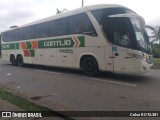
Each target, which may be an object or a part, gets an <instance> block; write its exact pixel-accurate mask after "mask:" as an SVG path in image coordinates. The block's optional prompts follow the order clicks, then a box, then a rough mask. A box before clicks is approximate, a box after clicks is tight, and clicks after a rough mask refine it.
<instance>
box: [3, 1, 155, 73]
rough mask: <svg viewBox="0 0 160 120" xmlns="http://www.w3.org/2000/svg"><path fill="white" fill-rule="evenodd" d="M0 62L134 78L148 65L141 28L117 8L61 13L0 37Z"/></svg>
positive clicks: (140, 21) (123, 9)
mask: <svg viewBox="0 0 160 120" xmlns="http://www.w3.org/2000/svg"><path fill="white" fill-rule="evenodd" d="M1 42H2V60H3V61H10V62H11V63H12V64H13V65H18V66H22V65H23V64H38V65H47V66H58V67H67V68H79V69H82V70H83V71H84V73H85V74H87V75H91V76H95V75H97V74H98V73H99V71H110V72H116V73H126V74H139V73H145V72H147V71H148V70H149V69H150V67H151V65H152V64H153V59H152V52H151V48H150V45H149V40H148V36H147V34H146V31H145V22H144V20H143V18H142V17H140V16H139V15H137V14H136V13H135V12H133V11H132V10H130V9H128V8H127V7H124V6H121V5H110V4H109V5H94V6H88V7H82V8H79V9H76V10H73V11H68V12H65V13H61V14H58V15H55V16H52V17H48V18H45V19H42V20H39V21H36V22H33V23H30V24H27V25H24V26H20V27H16V28H14V29H10V30H8V31H4V32H3V33H2V41H1Z"/></svg>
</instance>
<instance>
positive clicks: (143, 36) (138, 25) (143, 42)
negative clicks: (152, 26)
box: [130, 18, 151, 51]
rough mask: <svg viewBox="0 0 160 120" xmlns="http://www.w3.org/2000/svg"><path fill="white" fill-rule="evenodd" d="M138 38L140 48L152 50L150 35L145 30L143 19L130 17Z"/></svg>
mask: <svg viewBox="0 0 160 120" xmlns="http://www.w3.org/2000/svg"><path fill="white" fill-rule="evenodd" d="M130 19H131V22H132V25H133V28H134V31H135V36H136V40H137V44H138V46H139V47H140V48H142V49H145V50H146V51H151V47H150V45H149V37H148V35H147V32H146V30H145V26H144V25H143V23H142V21H139V20H137V19H133V18H130Z"/></svg>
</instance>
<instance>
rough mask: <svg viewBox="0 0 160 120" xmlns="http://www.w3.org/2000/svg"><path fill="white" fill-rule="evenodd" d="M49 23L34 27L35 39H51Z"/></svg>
mask: <svg viewBox="0 0 160 120" xmlns="http://www.w3.org/2000/svg"><path fill="white" fill-rule="evenodd" d="M49 26H50V25H49V22H45V23H40V24H36V25H35V26H34V28H35V38H44V37H49V33H50V30H49Z"/></svg>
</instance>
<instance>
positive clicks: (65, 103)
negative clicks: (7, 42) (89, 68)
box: [0, 61, 160, 120]
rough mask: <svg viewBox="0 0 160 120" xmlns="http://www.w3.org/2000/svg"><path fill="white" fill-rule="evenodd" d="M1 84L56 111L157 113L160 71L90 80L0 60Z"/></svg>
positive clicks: (72, 72) (60, 70)
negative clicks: (17, 65) (16, 65)
mask: <svg viewBox="0 0 160 120" xmlns="http://www.w3.org/2000/svg"><path fill="white" fill-rule="evenodd" d="M0 83H1V84H3V85H5V86H7V87H9V88H10V89H12V90H14V91H15V92H17V93H19V94H21V95H24V96H25V97H27V98H28V99H29V100H30V99H36V98H37V100H33V101H35V102H36V103H39V104H42V105H44V106H47V107H49V108H52V109H54V110H58V111H59V110H63V111H66V110H67V111H68V110H71V111H160V70H151V71H150V72H148V73H146V74H143V75H137V76H132V75H120V74H109V73H108V74H106V73H102V74H101V75H100V76H99V77H96V78H95V77H94V78H93V77H88V76H85V75H84V74H83V73H82V72H81V71H79V70H71V69H64V68H51V67H42V66H33V65H27V66H25V67H23V68H20V67H15V66H11V65H10V64H9V63H5V62H2V61H0ZM39 98H40V99H39ZM130 119H131V118H130ZM134 119H136V118H134ZM141 119H142V118H141ZM146 119H148V120H149V119H150V118H145V120H146ZM109 120H110V119H109ZM137 120H139V119H137Z"/></svg>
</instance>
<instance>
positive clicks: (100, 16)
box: [91, 8, 125, 25]
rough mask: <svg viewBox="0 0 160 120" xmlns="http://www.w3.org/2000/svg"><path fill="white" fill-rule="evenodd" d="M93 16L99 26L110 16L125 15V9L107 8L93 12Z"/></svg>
mask: <svg viewBox="0 0 160 120" xmlns="http://www.w3.org/2000/svg"><path fill="white" fill-rule="evenodd" d="M91 13H92V14H93V16H94V17H95V18H96V20H97V22H99V24H100V25H101V24H102V21H103V20H104V19H106V18H107V17H108V16H109V15H114V14H123V13H125V11H124V8H105V9H98V10H93V11H91Z"/></svg>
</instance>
